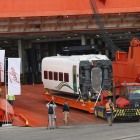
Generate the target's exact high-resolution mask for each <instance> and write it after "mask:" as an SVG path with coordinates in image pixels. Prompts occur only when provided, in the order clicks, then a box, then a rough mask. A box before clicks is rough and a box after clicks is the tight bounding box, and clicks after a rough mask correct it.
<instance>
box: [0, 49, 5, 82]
mask: <svg viewBox="0 0 140 140" xmlns="http://www.w3.org/2000/svg"><path fill="white" fill-rule="evenodd" d="M4 58H5V50H0V71H1V82H4Z"/></svg>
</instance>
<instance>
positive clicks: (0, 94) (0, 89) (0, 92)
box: [0, 88, 2, 97]
mask: <svg viewBox="0 0 140 140" xmlns="http://www.w3.org/2000/svg"><path fill="white" fill-rule="evenodd" d="M1 91H2V89H1V88H0V97H1Z"/></svg>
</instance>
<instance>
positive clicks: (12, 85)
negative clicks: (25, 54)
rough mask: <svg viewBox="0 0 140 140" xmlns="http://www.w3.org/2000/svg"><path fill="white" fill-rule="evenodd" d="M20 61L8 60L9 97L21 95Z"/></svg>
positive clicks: (18, 59)
mask: <svg viewBox="0 0 140 140" xmlns="http://www.w3.org/2000/svg"><path fill="white" fill-rule="evenodd" d="M20 60H21V58H8V95H20V94H21V86H20Z"/></svg>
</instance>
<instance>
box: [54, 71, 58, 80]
mask: <svg viewBox="0 0 140 140" xmlns="http://www.w3.org/2000/svg"><path fill="white" fill-rule="evenodd" d="M54 80H56V81H57V80H58V73H57V72H54Z"/></svg>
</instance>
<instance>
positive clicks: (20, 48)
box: [18, 39, 23, 74]
mask: <svg viewBox="0 0 140 140" xmlns="http://www.w3.org/2000/svg"><path fill="white" fill-rule="evenodd" d="M18 57H19V58H21V65H20V73H21V74H23V46H22V41H21V39H20V40H18Z"/></svg>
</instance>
